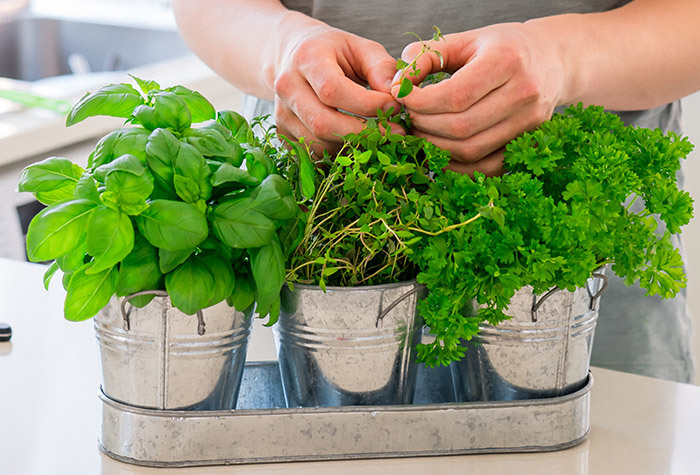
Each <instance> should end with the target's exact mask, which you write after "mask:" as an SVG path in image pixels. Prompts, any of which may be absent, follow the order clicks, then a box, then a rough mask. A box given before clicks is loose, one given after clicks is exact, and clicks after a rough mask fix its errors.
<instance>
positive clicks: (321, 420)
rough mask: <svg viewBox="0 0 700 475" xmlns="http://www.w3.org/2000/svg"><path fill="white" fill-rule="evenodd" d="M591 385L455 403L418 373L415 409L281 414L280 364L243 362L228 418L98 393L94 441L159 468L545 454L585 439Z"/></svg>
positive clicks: (444, 381) (120, 456) (426, 373)
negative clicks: (556, 393) (541, 395)
mask: <svg viewBox="0 0 700 475" xmlns="http://www.w3.org/2000/svg"><path fill="white" fill-rule="evenodd" d="M592 384H593V380H592V378H591V376H590V374H589V377H588V381H587V383H586V385H585V387H583V388H581V389H579V390H578V391H576V392H574V393H571V394H568V395H566V396H561V397H553V398H547V399H531V400H524V401H503V402H476V403H456V402H454V398H453V396H452V394H453V390H452V387H451V386H452V384H451V380H450V374H449V369H446V368H442V369H434V370H429V369H426V368H421V369H420V371H419V375H418V385H417V388H418V389H417V390H416V396H415V403H414V404H412V405H401V406H398V405H397V406H341V407H325V408H291V409H286V408H283V406H284V395H283V393H282V387H281V382H280V374H279V369H278V365H277V363H276V362H265V363H249V364H248V365H246V368H245V370H244V374H243V383H242V386H241V391H240V396H239V400H238V409H236V410H235V411H173V410H153V409H142V408H138V407H133V406H129V405H125V404H121V403H119V402H116V401H114V400H112V399H110V398H108V397H107V396H105V395H104V393H101V394H100V399H101V401H102V430H101V435H100V440H99V443H100V448H101V449H102V451H104V452H105V453H106V454H107V455H109V456H110V457H112V458H115V459H117V460H120V461H123V462H127V463H133V464H138V465H147V466H156V467H182V466H197V465H224V464H226V465H228V464H245V463H261V462H283V461H309V460H333V459H358V458H384V457H403V456H426V455H453V454H473V453H504V452H545V451H552V450H559V449H564V448H568V447H571V446H574V445H576V444H578V443H580V442H582V441H583V440H584V439H585V438H586V437H587V435H588V431H589V410H590V390H591V386H592Z"/></svg>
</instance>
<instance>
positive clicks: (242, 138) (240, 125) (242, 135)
mask: <svg viewBox="0 0 700 475" xmlns="http://www.w3.org/2000/svg"><path fill="white" fill-rule="evenodd" d="M216 121H217V122H218V123H220V124H221V125H223V126H224V127H226V128H227V129H228V130H230V131H231V134H232V135H233V137H234V138H235V139H236V140H237V141H238V142H247V141H248V133H249V132H250V130H251V129H250V124H248V122H247V121H246V120H245V117H243V116H242V115H241V114H239V113H238V112H235V111H231V110H223V111H219V112H218V113H217V114H216Z"/></svg>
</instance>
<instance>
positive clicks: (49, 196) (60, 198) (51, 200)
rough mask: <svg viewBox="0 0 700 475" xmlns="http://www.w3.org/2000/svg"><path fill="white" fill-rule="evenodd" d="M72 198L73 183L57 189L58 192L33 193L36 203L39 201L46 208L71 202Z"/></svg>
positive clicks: (73, 193) (73, 194)
mask: <svg viewBox="0 0 700 475" xmlns="http://www.w3.org/2000/svg"><path fill="white" fill-rule="evenodd" d="M74 196H75V183H74V184H72V185H68V186H66V187H63V188H59V189H58V190H53V191H40V192H38V193H34V197H35V198H36V199H37V201H39V202H40V203H42V204H45V205H46V206H50V205H54V204H57V203H63V202H64V201H68V200H72V199H73V198H74Z"/></svg>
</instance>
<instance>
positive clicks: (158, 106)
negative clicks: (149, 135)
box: [131, 92, 192, 132]
mask: <svg viewBox="0 0 700 475" xmlns="http://www.w3.org/2000/svg"><path fill="white" fill-rule="evenodd" d="M131 117H132V119H133V120H134V121H136V122H138V123H139V124H141V125H143V126H144V127H145V128H147V129H149V130H155V129H158V128H163V129H171V130H173V131H175V132H181V131H183V130H185V129H187V128H188V127H189V126H190V125H191V123H192V115H191V114H190V110H189V109H188V108H187V104H186V103H185V101H184V100H182V98H180V96H178V95H176V94H173V93H172V92H158V93H156V94H154V95H153V105H152V106H148V105H145V104H144V105H140V106H138V107H136V108H135V109H134V111H133V113H132V114H131Z"/></svg>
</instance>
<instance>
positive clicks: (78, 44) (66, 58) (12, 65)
mask: <svg viewBox="0 0 700 475" xmlns="http://www.w3.org/2000/svg"><path fill="white" fill-rule="evenodd" d="M0 45H2V52H1V53H0V77H6V78H12V79H18V80H24V81H36V80H39V79H44V78H49V77H53V76H60V75H65V74H70V73H73V72H100V71H124V70H130V69H133V68H136V67H139V66H143V65H146V64H150V63H154V62H157V61H163V60H168V59H172V58H177V57H180V56H184V55H187V54H189V53H190V52H189V49H188V48H187V46H186V44H185V42H184V41H183V40H182V38H181V37H180V35H179V34H178V32H177V31H175V30H174V29H173V30H168V29H155V28H145V27H139V26H128V25H117V24H108V23H90V22H85V21H76V20H70V19H63V18H47V17H36V16H31V15H29V16H19V17H13V18H12V19H9V20H5V21H0ZM71 66H72V68H71Z"/></svg>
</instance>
